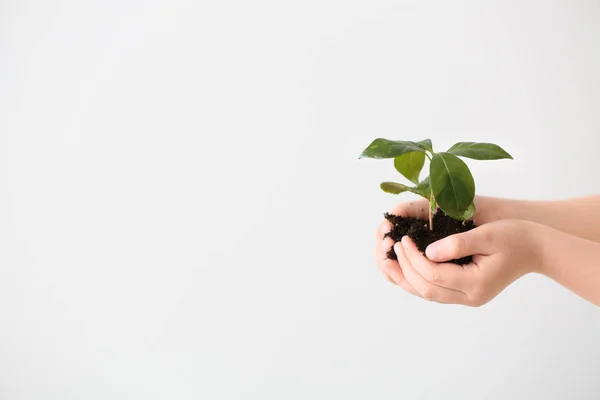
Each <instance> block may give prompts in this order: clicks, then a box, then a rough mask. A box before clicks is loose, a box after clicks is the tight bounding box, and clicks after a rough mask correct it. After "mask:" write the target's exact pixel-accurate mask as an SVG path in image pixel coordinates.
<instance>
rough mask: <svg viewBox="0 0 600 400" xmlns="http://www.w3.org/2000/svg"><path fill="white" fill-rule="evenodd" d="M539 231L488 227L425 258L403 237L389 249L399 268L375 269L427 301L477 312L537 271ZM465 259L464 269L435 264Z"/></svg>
mask: <svg viewBox="0 0 600 400" xmlns="http://www.w3.org/2000/svg"><path fill="white" fill-rule="evenodd" d="M544 228H545V227H543V226H542V225H539V224H536V223H532V222H528V221H520V220H502V221H497V222H492V223H489V224H485V225H482V226H479V227H477V228H475V229H473V230H471V231H468V232H465V233H460V234H456V235H452V236H449V237H447V238H445V239H442V240H439V241H437V242H435V243H432V244H431V245H430V246H429V247H428V248H427V249H426V254H427V257H425V256H423V254H422V253H421V252H420V251H419V250H418V249H417V247H416V246H415V244H414V243H413V241H412V240H410V238H408V236H405V237H404V238H403V239H402V243H396V244H395V246H394V250H395V251H396V254H397V255H398V262H395V261H392V260H386V261H383V262H382V263H381V267H380V268H382V269H383V270H384V272H385V273H387V275H388V276H389V277H390V278H391V279H392V280H393V281H394V282H395V283H397V284H398V285H400V286H401V287H402V288H404V289H405V290H407V291H408V292H410V293H413V294H417V295H419V296H421V297H423V298H425V299H427V300H431V301H437V302H440V303H455V304H464V305H469V306H481V305H483V304H485V303H487V302H488V301H490V300H491V299H493V298H494V297H495V296H497V295H498V294H499V293H500V292H501V291H502V290H504V288H506V287H507V286H508V285H509V284H511V283H512V282H514V281H515V280H516V279H518V278H519V277H521V276H523V275H525V274H527V273H528V272H533V271H537V270H539V268H540V266H541V260H542V244H541V240H540V239H541V236H542V233H543V230H544ZM388 244H390V243H388ZM381 247H383V244H382V246H381ZM384 250H385V249H384ZM382 251H383V250H382ZM468 255H473V262H472V263H470V264H466V265H463V266H460V265H456V264H451V263H439V262H443V261H448V260H451V259H455V258H461V257H464V256H468Z"/></svg>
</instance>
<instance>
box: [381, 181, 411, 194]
mask: <svg viewBox="0 0 600 400" xmlns="http://www.w3.org/2000/svg"><path fill="white" fill-rule="evenodd" d="M380 187H381V190H383V191H384V192H386V193H391V194H400V193H402V192H406V191H407V190H409V187H408V186H406V185H403V184H401V183H396V182H382V183H381V185H380Z"/></svg>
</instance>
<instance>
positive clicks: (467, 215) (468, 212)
mask: <svg viewBox="0 0 600 400" xmlns="http://www.w3.org/2000/svg"><path fill="white" fill-rule="evenodd" d="M475 211H476V210H475V204H474V203H471V205H470V206H469V207H468V208H467V210H466V211H464V212H463V213H459V214H456V215H450V214H448V213H446V214H447V215H448V216H450V217H452V218H454V219H456V220H459V221H466V220H468V219H471V218H473V215H475Z"/></svg>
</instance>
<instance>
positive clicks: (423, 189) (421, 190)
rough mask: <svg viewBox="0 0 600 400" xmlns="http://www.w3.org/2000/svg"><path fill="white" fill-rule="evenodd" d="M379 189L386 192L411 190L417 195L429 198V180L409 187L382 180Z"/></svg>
mask: <svg viewBox="0 0 600 400" xmlns="http://www.w3.org/2000/svg"><path fill="white" fill-rule="evenodd" d="M380 187H381V190H383V191H384V192H386V193H391V194H400V193H402V192H411V193H414V194H418V195H419V196H422V197H425V198H426V199H428V198H429V193H430V192H429V182H426V181H423V182H421V183H420V184H418V185H417V186H415V187H410V186H406V185H403V184H401V183H397V182H382V183H381V185H380Z"/></svg>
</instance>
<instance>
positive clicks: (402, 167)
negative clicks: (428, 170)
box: [394, 151, 425, 184]
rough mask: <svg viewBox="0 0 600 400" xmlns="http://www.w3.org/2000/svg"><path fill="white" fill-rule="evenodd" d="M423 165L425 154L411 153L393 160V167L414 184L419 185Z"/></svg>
mask: <svg viewBox="0 0 600 400" xmlns="http://www.w3.org/2000/svg"><path fill="white" fill-rule="evenodd" d="M423 164H425V153H421V152H420V151H411V152H410V153H404V154H402V155H401V156H398V157H395V158H394V167H396V170H397V171H398V172H400V173H401V174H402V175H404V176H405V177H406V178H407V179H408V180H410V181H411V182H413V183H414V184H418V183H419V174H420V173H421V169H423Z"/></svg>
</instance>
